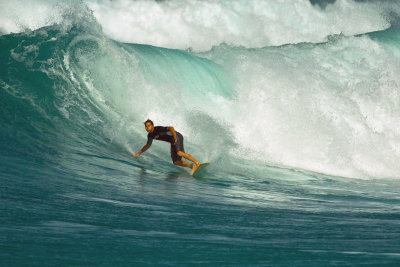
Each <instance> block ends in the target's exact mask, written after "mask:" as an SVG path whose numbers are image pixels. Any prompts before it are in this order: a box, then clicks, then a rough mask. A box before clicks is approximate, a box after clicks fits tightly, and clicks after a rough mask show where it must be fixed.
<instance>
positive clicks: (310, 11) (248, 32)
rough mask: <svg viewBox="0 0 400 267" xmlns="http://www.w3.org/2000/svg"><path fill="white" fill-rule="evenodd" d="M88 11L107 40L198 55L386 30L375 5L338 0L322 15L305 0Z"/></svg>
mask: <svg viewBox="0 0 400 267" xmlns="http://www.w3.org/2000/svg"><path fill="white" fill-rule="evenodd" d="M87 5H88V6H89V8H90V9H92V10H93V13H94V16H95V17H96V19H97V20H98V21H99V23H100V24H101V25H102V27H103V29H104V32H105V33H106V34H107V35H108V36H110V37H111V38H114V39H116V40H119V41H122V42H133V43H146V44H151V45H155V46H162V47H168V48H177V49H188V48H192V49H194V50H196V51H208V50H210V49H211V48H212V47H213V46H218V45H220V44H223V43H225V44H228V45H231V46H244V47H246V48H261V47H265V46H278V45H283V44H293V43H300V42H312V43H319V42H324V41H326V38H327V36H329V35H333V34H341V33H342V34H345V35H348V36H351V35H355V34H361V33H368V32H372V31H377V30H383V29H386V28H388V27H390V23H389V21H388V19H387V17H386V15H385V10H384V9H382V8H380V6H379V5H378V4H372V3H357V2H354V1H351V0H338V1H336V2H335V3H333V4H331V5H328V6H327V7H326V8H325V9H321V8H320V7H319V6H318V5H317V6H313V5H312V4H311V3H310V1H308V0H283V1H258V0H245V1H242V0H234V1H223V0H218V1H214V0H206V1H199V0H173V1H144V0H142V1H128V0H117V1H105V2H99V1H94V0H89V1H87ZM355 18H356V19H355ZM178 36H179V38H177V37H178Z"/></svg>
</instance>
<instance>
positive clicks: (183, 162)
mask: <svg viewBox="0 0 400 267" xmlns="http://www.w3.org/2000/svg"><path fill="white" fill-rule="evenodd" d="M174 164H175V165H178V166H182V167H188V168H192V164H190V163H188V162H186V161H183V160H177V161H174Z"/></svg>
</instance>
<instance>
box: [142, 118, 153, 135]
mask: <svg viewBox="0 0 400 267" xmlns="http://www.w3.org/2000/svg"><path fill="white" fill-rule="evenodd" d="M144 127H145V128H146V131H147V132H148V133H151V132H153V131H154V123H153V121H151V120H150V119H147V121H145V122H144Z"/></svg>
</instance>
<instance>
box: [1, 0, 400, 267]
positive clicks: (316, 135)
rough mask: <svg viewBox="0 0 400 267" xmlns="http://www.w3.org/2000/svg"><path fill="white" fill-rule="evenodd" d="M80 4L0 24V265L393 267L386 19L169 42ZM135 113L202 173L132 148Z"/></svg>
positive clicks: (392, 93) (397, 236)
mask: <svg viewBox="0 0 400 267" xmlns="http://www.w3.org/2000/svg"><path fill="white" fill-rule="evenodd" d="M183 4H184V3H183ZM160 5H162V3H161V4H160ZM328 11H329V10H328ZM328 11H326V12H328ZM85 12H87V11H85ZM85 12H84V13H83V16H82V15H79V14H77V15H76V16H72V18H71V17H69V16H64V17H63V18H62V19H63V20H62V21H61V22H58V23H53V24H51V25H47V26H46V25H41V26H40V27H37V28H36V29H33V30H24V31H20V32H19V33H8V34H4V35H2V36H0V106H1V110H0V112H1V113H0V127H1V129H0V162H1V164H0V177H1V186H0V203H1V204H0V259H1V263H2V265H4V266H26V265H27V266H32V265H33V266H36V265H40V266H55V265H57V266H70V265H73V266H98V265H104V266H110V265H128V266H129V265H139V266H140V265H218V266H219V265H261V266H287V265H301V266H310V265H311V266H313V265H314V266H326V265H379V266H381V265H389V266H390V265H397V264H398V263H399V262H400V241H399V240H400V231H399V229H400V198H399V195H398V192H399V189H400V180H399V178H400V167H399V166H400V165H399V164H398V162H399V159H400V150H399V147H400V128H399V124H398V119H399V118H400V79H399V76H398V73H399V70H400V60H399V59H400V53H399V51H400V50H399V49H400V43H399V36H400V32H399V30H398V29H396V28H395V27H391V28H389V29H381V30H379V31H376V32H366V33H363V34H360V33H357V34H354V35H351V36H349V35H344V34H342V35H340V34H339V35H330V36H329V37H327V38H326V40H321V41H320V42H313V41H314V40H309V41H308V42H307V41H303V42H292V43H285V44H281V45H265V46H262V47H257V45H252V44H251V43H248V42H247V41H246V40H245V39H243V40H244V41H243V43H240V44H239V45H232V44H229V40H230V39H229V38H230V37H229V38H228V37H226V38H228V39H227V41H226V42H225V43H221V44H219V45H214V46H213V47H212V48H210V49H204V47H203V46H201V47H193V48H191V49H189V47H187V48H186V49H178V48H171V47H170V46H169V45H167V44H172V43H173V42H175V41H177V40H172V39H171V40H167V41H166V45H165V47H161V46H156V45H155V44H154V43H151V44H144V43H140V44H139V43H135V42H127V41H124V42H123V41H121V40H120V41H117V40H115V39H113V38H110V36H109V35H107V34H105V33H104V32H103V31H105V26H104V25H100V22H101V20H100V19H99V18H97V17H96V18H95V17H94V16H92V15H91V14H90V12H89V13H85ZM371 12H372V11H371ZM69 15H71V14H69ZM94 15H96V13H95V14H94ZM99 20H100V22H99ZM0 22H1V21H0ZM0 24H1V23H0ZM102 27H103V28H104V29H103V30H102ZM300 37H301V36H300ZM300 37H298V38H300ZM306 37H307V36H306ZM296 38H297V37H296ZM310 38H311V37H310ZM314 38H318V36H313V37H312V39H314ZM183 39H184V36H182V40H183ZM213 40H215V39H213ZM269 40H270V41H271V42H272V41H273V40H275V39H274V36H272V35H271V36H270V39H269ZM296 40H297V39H296ZM178 41H179V40H178ZM261 41H262V40H261ZM261 41H260V42H261ZM275 41H276V42H277V40H275ZM177 45H178V46H179V45H182V44H177ZM147 118H151V119H153V120H154V121H155V123H156V124H157V125H172V126H174V127H175V128H176V129H177V130H178V131H179V132H181V133H182V134H183V136H184V137H185V149H186V151H187V152H188V153H190V154H192V155H193V156H195V157H196V158H197V159H199V160H200V161H210V162H211V164H210V166H209V167H208V168H207V172H205V173H204V174H203V176H202V177H200V178H199V179H195V178H193V177H192V176H191V175H190V174H189V170H188V169H182V168H180V167H177V166H174V165H173V164H172V163H171V160H170V156H169V146H168V144H166V143H163V142H153V145H152V147H151V149H150V150H149V151H147V152H146V153H144V154H143V155H142V156H140V157H139V158H138V159H136V160H135V159H134V158H133V157H132V156H131V155H132V153H134V152H137V151H138V150H140V148H141V147H142V146H143V145H144V144H145V143H146V132H145V130H144V127H143V121H144V120H146V119H147Z"/></svg>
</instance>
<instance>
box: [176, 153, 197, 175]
mask: <svg viewBox="0 0 400 267" xmlns="http://www.w3.org/2000/svg"><path fill="white" fill-rule="evenodd" d="M177 154H178V156H180V157H184V158H185V159H188V160H190V161H192V162H194V164H193V166H192V174H193V173H194V172H195V171H196V169H197V168H198V167H199V166H200V162H198V161H197V160H196V159H195V158H193V157H192V156H191V155H189V154H187V153H185V152H183V151H178V152H177Z"/></svg>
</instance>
